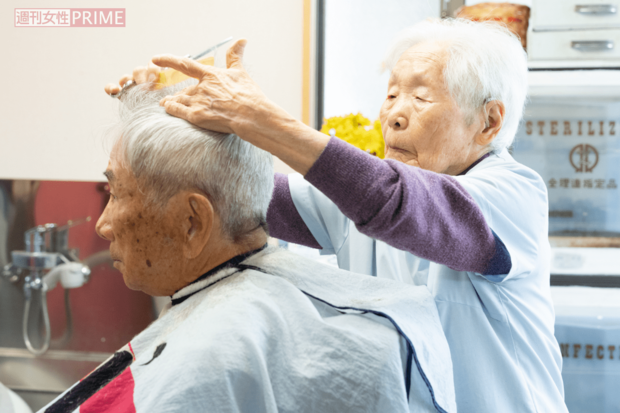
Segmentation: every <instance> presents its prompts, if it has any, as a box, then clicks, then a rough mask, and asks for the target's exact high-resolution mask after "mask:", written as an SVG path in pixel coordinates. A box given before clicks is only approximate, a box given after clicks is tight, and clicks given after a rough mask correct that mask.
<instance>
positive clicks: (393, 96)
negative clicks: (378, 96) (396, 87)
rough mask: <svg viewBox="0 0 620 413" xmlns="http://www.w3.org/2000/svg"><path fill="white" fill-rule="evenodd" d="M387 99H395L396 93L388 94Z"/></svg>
mask: <svg viewBox="0 0 620 413" xmlns="http://www.w3.org/2000/svg"><path fill="white" fill-rule="evenodd" d="M388 99H396V95H388Z"/></svg>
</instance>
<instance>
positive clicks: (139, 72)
mask: <svg viewBox="0 0 620 413" xmlns="http://www.w3.org/2000/svg"><path fill="white" fill-rule="evenodd" d="M146 70H147V69H146V67H144V66H138V67H136V68H135V69H134V70H133V80H134V82H136V83H137V84H141V83H146Z"/></svg>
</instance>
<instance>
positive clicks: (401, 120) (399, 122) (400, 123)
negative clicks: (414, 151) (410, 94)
mask: <svg viewBox="0 0 620 413" xmlns="http://www.w3.org/2000/svg"><path fill="white" fill-rule="evenodd" d="M407 125H408V121H407V118H406V117H404V116H403V115H401V114H397V115H395V116H393V117H391V119H390V127H391V128H392V129H397V130H398V129H407Z"/></svg>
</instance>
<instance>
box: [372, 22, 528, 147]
mask: <svg viewBox="0 0 620 413" xmlns="http://www.w3.org/2000/svg"><path fill="white" fill-rule="evenodd" d="M428 41H440V42H446V43H447V47H448V61H447V62H446V67H445V68H444V72H443V75H444V81H445V83H446V86H447V88H448V90H449V91H450V94H451V95H452V97H453V98H454V100H455V102H456V103H457V105H458V106H459V108H461V110H462V111H463V112H464V114H465V119H466V121H467V123H468V124H471V123H472V122H473V121H474V118H475V116H476V115H477V114H479V113H481V112H484V114H485V119H486V103H487V102H490V101H493V100H497V101H501V102H502V103H503V104H504V106H505V109H506V111H505V114H504V123H503V126H502V128H501V130H500V131H499V133H498V135H497V136H496V137H495V139H494V140H493V142H491V144H490V149H491V150H501V149H504V148H507V147H509V146H510V145H511V144H512V142H513V140H514V136H515V134H516V132H517V129H518V127H519V123H520V121H521V118H522V116H523V108H524V105H525V100H526V97H527V56H526V54H525V51H524V50H523V46H522V45H521V42H520V41H519V39H518V38H517V36H516V35H514V34H513V33H512V32H510V30H508V28H507V27H506V26H505V25H503V24H501V23H496V22H473V21H470V20H465V19H443V20H426V21H424V22H421V23H418V24H416V25H415V26H412V27H410V28H409V29H406V30H404V31H403V32H401V33H400V34H399V35H398V36H397V37H396V38H395V40H394V41H393V43H392V45H391V46H390V48H389V49H388V52H387V54H386V57H385V60H384V65H385V68H387V69H389V70H392V69H393V68H394V66H395V65H396V63H397V62H398V60H399V59H400V57H401V55H402V54H403V53H404V52H406V51H407V50H408V49H409V48H411V47H412V46H414V45H416V44H418V43H423V42H428Z"/></svg>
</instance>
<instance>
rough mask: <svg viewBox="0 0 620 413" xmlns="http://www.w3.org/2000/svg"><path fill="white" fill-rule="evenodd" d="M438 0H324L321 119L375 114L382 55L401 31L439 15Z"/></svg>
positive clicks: (382, 84)
mask: <svg viewBox="0 0 620 413" xmlns="http://www.w3.org/2000/svg"><path fill="white" fill-rule="evenodd" d="M439 8H440V3H439V0H381V1H376V0H327V2H326V11H325V13H326V22H325V26H326V27H325V100H324V105H325V107H324V115H325V117H332V116H342V115H346V114H349V113H357V112H361V113H362V114H363V115H364V116H366V117H367V118H370V119H371V120H375V119H377V118H378V117H379V109H380V107H381V104H382V103H383V101H384V100H385V96H386V93H387V92H386V91H387V82H388V78H389V74H388V73H383V74H380V67H381V62H382V61H383V56H384V54H385V52H386V50H387V48H388V46H389V44H390V41H391V40H392V38H393V37H394V36H395V35H396V34H398V33H399V32H400V31H401V30H403V29H405V28H407V27H409V26H411V25H413V24H415V23H417V22H419V21H421V20H423V19H425V18H427V17H439V12H440V10H439Z"/></svg>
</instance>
